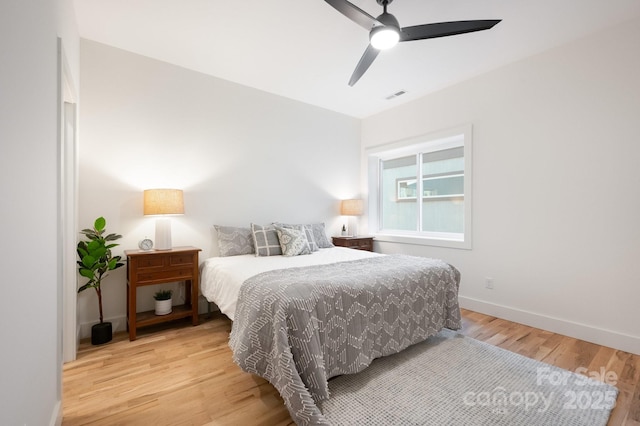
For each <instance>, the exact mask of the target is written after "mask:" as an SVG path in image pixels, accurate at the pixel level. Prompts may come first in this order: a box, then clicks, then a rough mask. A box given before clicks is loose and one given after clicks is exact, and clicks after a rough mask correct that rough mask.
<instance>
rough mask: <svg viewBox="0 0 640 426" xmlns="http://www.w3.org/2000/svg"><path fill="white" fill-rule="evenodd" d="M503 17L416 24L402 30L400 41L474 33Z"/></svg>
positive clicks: (486, 28)
mask: <svg viewBox="0 0 640 426" xmlns="http://www.w3.org/2000/svg"><path fill="white" fill-rule="evenodd" d="M500 21H501V19H491V20H483V21H454V22H438V23H435V24H424V25H416V26H413V27H405V28H402V29H401V30H400V41H412V40H424V39H428V38H437V37H446V36H452V35H456V34H464V33H472V32H475V31H483V30H488V29H490V28H493V26H494V25H496V24H497V23H498V22H500Z"/></svg>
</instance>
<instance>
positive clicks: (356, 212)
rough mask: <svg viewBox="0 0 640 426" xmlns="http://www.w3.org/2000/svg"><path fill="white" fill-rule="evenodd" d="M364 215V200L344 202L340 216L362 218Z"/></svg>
mask: <svg viewBox="0 0 640 426" xmlns="http://www.w3.org/2000/svg"><path fill="white" fill-rule="evenodd" d="M362 213H363V203H362V200H359V199H356V200H342V205H341V206H340V214H341V215H343V216H361V215H362Z"/></svg>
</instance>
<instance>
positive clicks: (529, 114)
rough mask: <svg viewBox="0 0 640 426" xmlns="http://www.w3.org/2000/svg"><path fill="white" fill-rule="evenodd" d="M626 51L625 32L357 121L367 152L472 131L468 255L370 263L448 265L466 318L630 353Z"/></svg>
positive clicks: (388, 247) (635, 317) (629, 56)
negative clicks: (474, 314) (516, 324)
mask: <svg viewBox="0 0 640 426" xmlns="http://www.w3.org/2000/svg"><path fill="white" fill-rule="evenodd" d="M638 40H640V21H637V20H636V21H634V22H629V23H627V24H626V25H622V26H620V27H619V28H612V29H610V30H608V31H605V32H602V33H598V34H595V35H593V36H590V37H588V38H585V39H582V40H579V41H576V42H574V43H572V44H570V45H566V46H564V47H560V48H557V49H554V50H551V51H548V52H546V53H544V54H541V55H538V56H535V57H532V58H529V59H526V60H523V61H520V62H517V63H514V64H512V65H510V66H507V67H503V68H501V69H498V70H496V71H493V72H490V73H488V74H485V75H482V76H479V77H477V78H474V79H472V80H469V81H467V82H464V83H461V84H459V85H457V86H454V87H451V88H448V89H445V90H443V91H441V92H438V93H435V94H433V95H430V96H427V97H425V98H423V99H420V100H417V101H415V102H412V103H410V104H407V105H404V106H401V107H398V108H395V109H393V110H391V111H386V112H385V113H384V114H380V115H377V116H373V117H369V118H367V119H366V120H364V122H363V145H364V147H365V148H366V147H371V146H375V145H380V144H384V143H387V142H391V141H397V140H401V139H404V138H407V137H411V136H417V135H420V134H426V133H429V132H433V131H438V130H441V129H446V128H450V127H454V126H457V125H460V124H467V123H471V124H473V137H474V148H473V150H474V158H473V164H474V166H473V167H474V169H473V173H474V174H473V195H474V205H473V249H472V250H471V251H467V250H455V249H444V248H435V247H425V246H411V245H399V244H391V243H377V248H378V250H380V251H382V252H386V253H390V252H404V253H409V254H417V255H424V256H433V257H440V258H444V259H446V260H447V261H449V262H451V263H452V264H454V265H456V266H457V267H458V268H459V269H460V270H461V272H462V277H463V279H462V284H461V289H460V294H461V299H462V304H463V305H464V306H467V307H470V308H472V309H476V310H478V311H481V312H486V313H489V314H494V315H498V316H501V317H503V318H507V319H512V320H515V321H520V322H524V323H528V324H531V325H535V326H539V327H541V328H546V329H549V330H552V331H556V332H560V333H564V334H568V335H571V336H576V337H579V338H582V339H585V340H590V341H594V342H598V343H601V344H604V345H609V346H613V347H617V348H622V349H625V350H627V351H632V352H635V353H640V330H638V325H639V324H640V310H638V301H639V300H640V269H639V266H638V265H639V263H638V259H640V249H639V248H638V243H639V242H640V220H639V219H638V218H640V173H639V172H638V162H639V161H640V143H638V136H639V130H640V128H639V127H638V124H639V123H640V121H639V117H640V77H639V76H640V55H638V54H637V52H638ZM363 164H364V163H363ZM485 277H492V278H494V283H495V289H494V290H487V289H485V288H484V278H485Z"/></svg>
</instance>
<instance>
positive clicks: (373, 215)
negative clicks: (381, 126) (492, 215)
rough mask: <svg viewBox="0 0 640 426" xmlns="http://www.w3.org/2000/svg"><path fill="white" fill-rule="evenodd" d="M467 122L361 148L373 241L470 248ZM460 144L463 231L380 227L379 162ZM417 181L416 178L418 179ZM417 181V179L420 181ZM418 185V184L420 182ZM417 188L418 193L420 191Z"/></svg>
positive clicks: (470, 141)
mask: <svg viewBox="0 0 640 426" xmlns="http://www.w3.org/2000/svg"><path fill="white" fill-rule="evenodd" d="M472 130H473V129H472V126H471V124H468V125H464V126H459V127H455V128H452V129H447V130H442V131H439V132H434V133H429V134H425V135H421V136H418V137H414V138H409V139H405V140H402V141H398V142H393V143H389V144H384V145H379V146H375V147H371V148H367V149H366V150H365V155H366V157H367V164H368V186H369V233H370V234H372V235H374V236H375V238H376V240H377V241H384V242H392V243H401V244H417V245H426V246H438V247H448V248H458V249H466V250H471V247H472V245H471V236H472V208H471V207H472V200H473V196H472V195H473V194H472V180H473V178H472V177H473V168H472V166H473V161H472V159H473V139H472ZM461 140H462V146H463V147H464V232H463V233H460V234H457V233H444V232H418V231H399V230H393V231H391V230H384V229H381V224H380V213H381V211H382V207H381V202H380V177H381V164H382V163H381V162H382V161H384V160H389V159H393V158H398V157H402V156H408V155H414V154H417V153H418V152H423V153H426V152H433V151H439V150H443V149H447V148H452V147H455V146H460V142H461ZM418 182H420V179H418ZM420 183H421V182H420ZM420 186H422V185H420ZM420 191H422V188H418V194H420V193H422V192H420ZM421 204H422V203H418V205H419V207H418V208H419V209H420V215H419V217H422V210H421V209H422V207H421Z"/></svg>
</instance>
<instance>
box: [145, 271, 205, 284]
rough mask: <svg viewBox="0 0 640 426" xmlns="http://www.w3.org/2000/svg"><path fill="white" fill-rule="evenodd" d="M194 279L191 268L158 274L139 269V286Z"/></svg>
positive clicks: (159, 272)
mask: <svg viewBox="0 0 640 426" xmlns="http://www.w3.org/2000/svg"><path fill="white" fill-rule="evenodd" d="M192 277H193V270H192V269H191V268H176V269H170V270H169V269H162V270H160V271H157V272H144V271H140V269H138V274H137V282H138V284H146V283H153V282H166V281H167V280H172V281H182V280H189V279H191V278H192Z"/></svg>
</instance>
